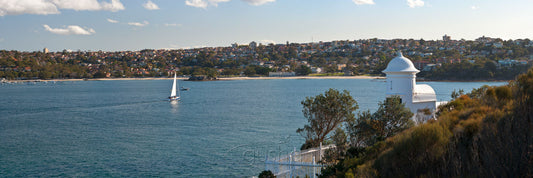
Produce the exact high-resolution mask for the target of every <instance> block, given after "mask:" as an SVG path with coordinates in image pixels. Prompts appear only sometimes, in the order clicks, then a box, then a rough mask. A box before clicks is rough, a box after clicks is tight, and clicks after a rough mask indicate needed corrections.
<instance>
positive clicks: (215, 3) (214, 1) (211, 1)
mask: <svg viewBox="0 0 533 178" xmlns="http://www.w3.org/2000/svg"><path fill="white" fill-rule="evenodd" d="M208 1H209V4H211V5H212V6H215V7H217V6H218V3H221V2H229V1H230V0H208Z"/></svg>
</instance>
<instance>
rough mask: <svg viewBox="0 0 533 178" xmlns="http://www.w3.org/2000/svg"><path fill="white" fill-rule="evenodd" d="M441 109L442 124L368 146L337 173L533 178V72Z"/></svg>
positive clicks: (483, 89) (477, 92)
mask: <svg viewBox="0 0 533 178" xmlns="http://www.w3.org/2000/svg"><path fill="white" fill-rule="evenodd" d="M439 109H440V111H439V113H438V119H437V121H432V122H429V123H426V124H422V125H419V126H416V127H413V128H411V129H409V130H407V131H405V132H403V133H401V134H399V135H396V136H394V137H392V138H389V139H387V140H386V141H384V142H382V143H379V144H377V145H374V146H371V147H368V148H366V152H365V154H364V155H365V156H360V157H354V158H348V159H346V160H344V161H343V163H342V164H343V171H339V170H337V173H336V175H337V176H339V175H344V176H346V177H351V176H362V177H374V176H379V177H533V69H531V70H529V71H528V73H526V74H523V75H521V76H519V77H518V78H517V79H516V80H514V81H512V82H510V83H509V85H506V86H499V87H488V86H485V87H482V88H479V89H475V90H474V91H472V93H470V94H467V95H463V96H461V97H459V98H457V99H455V100H453V101H451V102H450V103H448V104H447V105H445V106H442V107H440V108H439Z"/></svg>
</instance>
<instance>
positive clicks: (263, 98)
mask: <svg viewBox="0 0 533 178" xmlns="http://www.w3.org/2000/svg"><path fill="white" fill-rule="evenodd" d="M419 83H424V84H429V85H431V86H432V87H433V88H434V89H435V92H436V94H437V100H438V101H448V100H450V94H451V93H452V91H453V90H458V89H464V90H465V91H466V92H469V91H471V90H472V89H473V88H478V87H480V86H482V85H491V86H496V85H504V84H506V82H419ZM171 84H172V83H171V81H170V80H131V81H127V80H126V81H83V82H55V83H52V82H47V83H44V82H39V83H34V84H32V83H24V84H2V85H1V86H0V99H1V102H0V177H4V176H5V177H41V176H44V177H50V176H61V177H73V176H76V177H77V176H82V177H102V176H106V177H108V176H113V177H132V176H135V177H147V176H166V177H169V176H171V177H214V176H221V177H243V176H248V177H249V176H253V175H257V174H258V173H259V172H260V171H262V169H263V168H264V164H263V161H264V159H265V154H267V153H268V154H269V155H276V154H279V155H283V154H287V153H289V152H290V151H291V150H293V148H297V149H298V148H299V146H300V145H301V144H302V143H303V138H302V137H300V136H299V135H298V134H296V132H295V131H296V129H297V128H299V127H303V125H304V124H306V122H307V121H306V119H305V118H304V117H303V115H302V112H301V110H302V106H301V104H300V102H301V101H302V100H304V99H305V97H307V96H315V95H318V94H320V93H323V92H324V91H326V90H327V89H329V88H335V89H339V90H348V91H350V93H351V95H352V96H353V97H354V98H355V99H356V101H357V102H358V104H359V108H360V109H359V110H358V111H363V110H367V109H370V110H371V111H375V110H376V109H377V106H378V102H380V101H383V100H384V99H385V82H383V80H375V79H294V80H234V81H210V82H186V81H180V83H179V84H180V85H181V86H185V87H188V88H191V90H190V91H182V92H181V98H182V100H181V101H180V102H178V103H170V102H168V101H166V97H167V96H168V95H169V90H170V86H171Z"/></svg>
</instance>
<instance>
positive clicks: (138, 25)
mask: <svg viewBox="0 0 533 178" xmlns="http://www.w3.org/2000/svg"><path fill="white" fill-rule="evenodd" d="M148 24H150V23H148V21H146V20H145V21H144V22H142V23H141V22H128V25H131V26H137V27H144V26H146V25H148Z"/></svg>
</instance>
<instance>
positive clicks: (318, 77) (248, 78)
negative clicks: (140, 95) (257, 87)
mask: <svg viewBox="0 0 533 178" xmlns="http://www.w3.org/2000/svg"><path fill="white" fill-rule="evenodd" d="M172 79H174V78H171V77H169V78H159V77H145V78H94V79H49V80H42V79H34V80H5V81H6V82H15V83H16V82H53V81H55V82H75V81H119V80H172ZM177 79H178V80H185V81H186V80H187V79H189V78H188V77H177ZM278 79H284V80H285V79H293V80H294V79H385V77H379V76H294V77H222V78H217V80H206V81H230V80H278Z"/></svg>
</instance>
